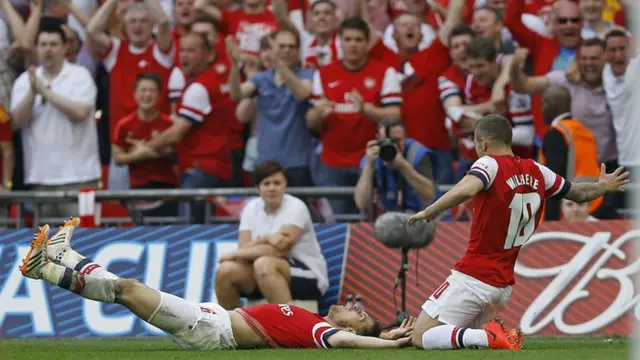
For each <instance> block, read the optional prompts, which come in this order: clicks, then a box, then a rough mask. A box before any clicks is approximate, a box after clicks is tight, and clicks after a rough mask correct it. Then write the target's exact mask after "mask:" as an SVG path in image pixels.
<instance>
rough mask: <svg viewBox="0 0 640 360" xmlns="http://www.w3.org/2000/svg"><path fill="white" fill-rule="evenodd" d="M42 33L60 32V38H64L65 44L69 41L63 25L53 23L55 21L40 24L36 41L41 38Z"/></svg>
mask: <svg viewBox="0 0 640 360" xmlns="http://www.w3.org/2000/svg"><path fill="white" fill-rule="evenodd" d="M42 33H47V34H58V35H60V39H61V40H62V43H63V44H65V43H66V42H67V35H65V33H64V31H63V30H62V27H60V25H56V24H53V23H47V24H42V25H41V26H40V28H39V29H38V35H37V36H36V42H37V41H38V40H39V39H40V34H42Z"/></svg>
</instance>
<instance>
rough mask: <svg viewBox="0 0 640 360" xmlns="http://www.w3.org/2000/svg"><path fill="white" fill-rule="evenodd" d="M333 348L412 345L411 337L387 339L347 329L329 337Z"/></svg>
mask: <svg viewBox="0 0 640 360" xmlns="http://www.w3.org/2000/svg"><path fill="white" fill-rule="evenodd" d="M328 341H329V345H331V347H332V348H343V349H344V348H348V349H386V348H401V347H406V346H411V338H409V337H406V338H402V339H398V340H385V339H380V338H377V337H373V336H360V335H356V334H353V333H350V332H347V331H338V332H337V333H335V334H333V335H331V336H330V337H329V340H328Z"/></svg>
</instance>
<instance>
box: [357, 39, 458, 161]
mask: <svg viewBox="0 0 640 360" xmlns="http://www.w3.org/2000/svg"><path fill="white" fill-rule="evenodd" d="M369 55H370V56H371V58H372V59H377V60H379V61H382V62H385V63H386V64H388V65H389V66H392V67H393V68H394V69H396V70H397V71H398V72H400V73H401V74H403V75H404V79H403V80H402V101H403V102H402V120H403V121H404V126H405V128H406V130H407V136H409V137H411V138H413V139H416V140H417V141H419V142H420V143H421V144H423V145H425V146H427V147H428V148H430V149H432V150H440V151H448V150H451V142H450V141H449V132H448V131H447V127H446V126H445V117H446V114H445V112H444V109H443V108H442V105H441V104H440V100H439V99H438V97H437V96H435V94H437V93H438V77H439V76H440V75H441V74H442V73H443V72H444V71H445V70H447V68H448V67H449V66H450V65H451V58H450V57H449V49H447V47H446V46H444V44H442V42H440V40H439V39H438V38H436V39H435V40H434V41H433V43H432V44H431V45H430V46H429V47H428V48H426V49H424V50H422V51H419V52H417V53H415V54H411V55H410V56H409V58H408V59H406V60H405V59H403V58H402V57H401V55H400V54H396V53H394V52H393V51H392V50H390V49H389V48H387V47H386V46H385V45H384V44H383V43H382V41H380V42H379V43H378V44H376V45H375V46H374V47H373V48H372V49H371V51H370V52H369Z"/></svg>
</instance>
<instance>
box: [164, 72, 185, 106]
mask: <svg viewBox="0 0 640 360" xmlns="http://www.w3.org/2000/svg"><path fill="white" fill-rule="evenodd" d="M186 85H187V80H186V79H185V78H184V73H183V72H182V69H180V68H179V67H177V66H176V67H174V68H173V70H171V75H170V76H169V83H168V84H167V87H168V88H169V100H177V99H179V98H180V95H181V94H182V90H184V87H185V86H186Z"/></svg>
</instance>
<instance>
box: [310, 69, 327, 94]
mask: <svg viewBox="0 0 640 360" xmlns="http://www.w3.org/2000/svg"><path fill="white" fill-rule="evenodd" d="M311 95H312V96H313V99H314V100H318V99H320V98H322V97H323V96H324V89H323V88H322V79H321V78H320V70H316V71H315V72H314V73H313V87H312V90H311Z"/></svg>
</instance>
